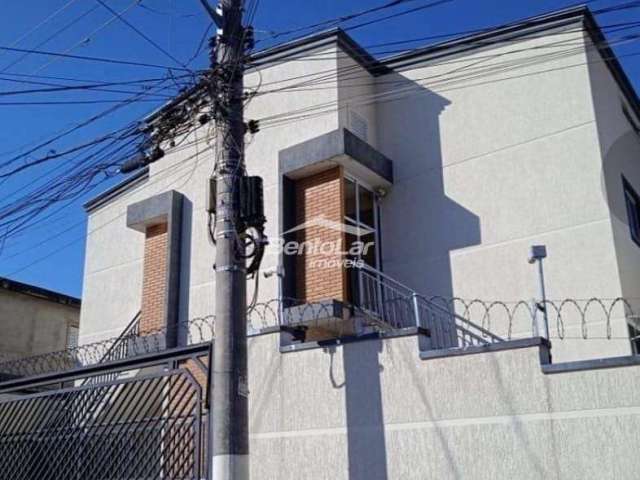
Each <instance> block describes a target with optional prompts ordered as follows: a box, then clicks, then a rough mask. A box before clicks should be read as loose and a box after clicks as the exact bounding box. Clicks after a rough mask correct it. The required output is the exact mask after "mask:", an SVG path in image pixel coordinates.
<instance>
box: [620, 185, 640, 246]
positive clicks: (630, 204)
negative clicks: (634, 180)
mask: <svg viewBox="0 0 640 480" xmlns="http://www.w3.org/2000/svg"><path fill="white" fill-rule="evenodd" d="M622 186H623V189H624V203H625V205H626V208H627V220H628V222H629V232H630V233H631V239H632V240H633V241H634V242H635V243H636V244H637V245H638V246H640V197H639V196H638V194H637V193H636V191H635V190H634V188H633V187H632V186H631V184H630V183H629V182H628V181H627V179H626V178H624V176H623V177H622Z"/></svg>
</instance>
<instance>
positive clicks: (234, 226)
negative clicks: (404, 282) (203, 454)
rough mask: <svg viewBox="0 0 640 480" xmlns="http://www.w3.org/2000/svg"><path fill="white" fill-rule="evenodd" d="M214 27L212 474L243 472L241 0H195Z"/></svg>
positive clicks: (236, 479)
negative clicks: (215, 2) (215, 3)
mask: <svg viewBox="0 0 640 480" xmlns="http://www.w3.org/2000/svg"><path fill="white" fill-rule="evenodd" d="M201 3H202V4H203V5H204V6H205V8H206V10H207V12H208V13H209V14H210V15H211V17H212V18H213V20H214V21H215V22H216V24H217V25H218V27H219V30H218V35H217V38H216V41H215V42H212V48H215V50H214V51H213V52H212V69H213V70H212V73H211V86H210V87H211V88H210V92H211V97H212V102H213V111H214V112H215V115H214V121H215V122H216V128H217V131H218V139H217V141H218V144H217V146H218V158H217V160H216V173H215V183H216V198H215V205H216V208H215V212H216V223H215V227H216V236H215V238H216V263H215V272H216V276H215V278H216V295H215V301H216V306H215V313H216V320H215V347H214V349H213V352H214V353H213V359H212V360H213V362H212V363H213V364H212V365H210V367H209V368H211V369H212V370H211V373H212V375H211V380H212V382H211V383H212V386H210V388H212V391H211V392H210V397H209V398H210V399H211V406H210V409H209V416H210V428H211V430H212V435H211V436H210V438H211V441H212V448H211V449H210V451H211V452H212V454H213V458H211V459H210V461H211V463H210V468H209V475H210V478H215V480H244V479H248V478H249V435H248V430H249V428H248V413H249V412H248V398H247V396H248V388H247V318H246V317H247V314H246V308H247V299H246V297H247V291H246V265H245V264H246V261H245V258H244V245H243V243H242V241H241V240H240V236H239V235H240V233H241V232H240V230H241V228H242V227H240V224H241V219H240V191H241V181H242V177H243V176H244V133H245V124H244V118H243V115H244V112H243V107H244V104H243V89H244V86H243V70H244V65H243V62H244V58H245V51H244V50H245V41H244V39H245V35H244V29H243V26H242V0H220V5H219V8H218V10H217V11H215V10H214V9H213V8H212V7H211V6H210V5H209V4H208V3H207V1H206V0H201Z"/></svg>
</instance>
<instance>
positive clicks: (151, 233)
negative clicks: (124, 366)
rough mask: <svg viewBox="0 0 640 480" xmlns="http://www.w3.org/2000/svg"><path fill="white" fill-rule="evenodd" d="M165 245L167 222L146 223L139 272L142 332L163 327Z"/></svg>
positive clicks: (164, 310)
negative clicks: (141, 264) (141, 265)
mask: <svg viewBox="0 0 640 480" xmlns="http://www.w3.org/2000/svg"><path fill="white" fill-rule="evenodd" d="M167 248H168V234H167V224H166V223H160V224H158V225H151V226H149V227H147V230H146V233H145V243H144V267H143V274H142V307H141V315H140V332H141V333H145V332H147V333H148V332H154V331H157V330H160V329H162V328H165V327H166V318H167V312H166V304H167V302H166V295H167V258H168V252H167Z"/></svg>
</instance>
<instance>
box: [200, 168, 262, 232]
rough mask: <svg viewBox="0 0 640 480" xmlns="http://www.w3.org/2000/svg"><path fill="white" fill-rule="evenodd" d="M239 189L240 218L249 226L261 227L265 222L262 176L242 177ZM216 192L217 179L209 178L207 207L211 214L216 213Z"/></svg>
mask: <svg viewBox="0 0 640 480" xmlns="http://www.w3.org/2000/svg"><path fill="white" fill-rule="evenodd" d="M239 190H240V191H239V192H238V194H239V199H238V200H239V203H240V219H241V220H242V222H243V223H245V224H246V225H247V226H249V227H261V226H262V225H264V223H265V216H264V191H263V186H262V178H260V177H242V178H240V188H239ZM216 193H217V187H216V180H215V178H209V179H208V180H207V194H206V205H205V207H206V210H207V212H209V213H211V214H215V213H216Z"/></svg>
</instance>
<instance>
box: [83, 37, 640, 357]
mask: <svg viewBox="0 0 640 480" xmlns="http://www.w3.org/2000/svg"><path fill="white" fill-rule="evenodd" d="M585 42H586V40H585V34H584V33H583V32H582V31H581V30H580V29H578V28H576V27H575V26H573V27H570V28H568V30H566V31H555V32H551V34H548V35H537V36H536V38H532V39H519V40H517V41H512V42H507V43H505V44H499V45H498V46H493V47H490V48H485V49H481V50H476V51H473V52H472V53H468V52H467V53H465V54H462V55H459V56H452V57H446V58H444V59H441V60H438V61H434V62H430V63H429V62H426V63H425V62H423V63H418V64H415V65H412V66H410V67H406V68H401V69H399V70H398V71H396V72H394V73H390V74H387V75H381V76H378V77H375V78H374V77H372V76H371V74H370V73H369V72H367V71H366V70H364V69H363V68H362V67H361V66H360V65H358V64H357V63H356V62H355V61H354V60H352V59H350V58H348V56H347V54H346V53H345V52H343V51H341V50H340V49H339V48H337V47H335V46H332V47H327V46H325V47H322V48H319V49H317V50H315V51H313V50H312V51H310V52H305V53H304V54H302V55H300V56H299V57H297V58H293V59H289V60H288V61H285V62H282V63H278V62H276V63H274V64H270V65H268V66H265V67H262V68H261V69H260V70H259V72H257V71H255V70H250V71H249V72H248V74H247V78H246V85H247V87H248V89H249V90H251V89H252V87H255V86H258V85H260V91H261V92H262V93H264V92H270V93H267V94H264V95H258V96H256V97H254V98H253V99H252V101H251V102H250V104H249V106H248V108H247V112H246V116H247V118H248V119H252V118H265V117H270V116H273V115H278V114H280V113H285V112H292V111H293V112H299V113H301V112H304V111H305V110H304V109H307V108H310V107H313V108H314V109H313V110H312V111H311V113H310V114H309V115H308V116H302V117H300V118H296V120H295V121H292V122H289V123H287V124H285V125H277V126H269V125H268V124H265V125H263V127H262V130H261V131H260V133H258V134H257V135H256V136H255V137H254V138H253V139H252V140H251V142H250V143H249V144H248V146H247V171H248V172H249V174H251V175H260V176H262V177H263V179H264V185H265V205H266V206H267V212H266V213H267V218H268V222H267V235H268V236H269V237H270V238H275V237H277V236H278V234H279V233H280V231H281V218H280V211H281V207H280V206H281V204H282V202H283V201H284V200H283V198H282V193H281V192H280V189H279V178H280V172H279V169H278V155H279V152H280V151H281V150H283V149H285V148H287V147H290V146H293V145H296V144H298V143H300V142H303V141H305V140H309V139H311V138H315V137H318V136H320V135H322V134H324V133H327V132H330V131H332V130H335V129H336V128H339V127H346V128H350V126H351V118H350V116H349V112H357V113H358V115H359V116H360V117H362V118H363V119H364V120H365V121H366V122H367V123H368V131H369V142H370V143H371V144H372V145H373V146H375V147H376V148H377V149H378V150H379V151H381V152H382V153H384V154H385V155H387V156H388V157H389V158H390V159H391V160H392V161H393V165H394V185H393V186H392V187H391V188H389V191H388V195H387V196H386V197H385V198H384V199H383V200H382V201H381V221H382V242H381V244H382V260H383V266H384V269H385V271H386V273H388V274H389V275H391V276H392V277H395V278H397V279H398V280H400V281H401V282H403V283H406V284H407V285H409V286H410V287H412V288H413V289H415V290H417V291H418V292H420V293H423V294H425V295H444V296H446V297H460V298H463V299H467V300H470V299H476V298H478V299H482V300H485V301H487V302H491V301H494V300H502V301H515V300H525V301H529V300H531V299H532V298H533V297H535V296H536V295H537V276H536V271H535V268H534V267H533V266H531V265H529V264H528V263H527V254H528V249H529V246H530V245H532V244H539V243H543V244H546V245H547V247H548V251H549V258H548V259H547V260H546V261H545V273H546V285H547V294H548V296H549V298H551V299H565V298H577V299H588V298H591V297H598V298H615V297H618V296H621V295H622V294H625V295H628V294H629V292H630V293H631V294H633V295H634V296H636V297H640V295H637V294H635V293H634V292H632V291H630V290H629V289H627V291H623V289H622V287H621V283H622V282H621V280H620V278H621V275H626V276H627V277H629V278H635V277H634V275H636V274H634V273H633V272H635V271H636V270H639V269H637V268H636V267H637V266H640V265H638V261H639V260H640V258H638V259H636V258H635V256H637V255H635V254H631V255H630V256H629V255H625V256H624V259H625V260H624V261H622V262H620V261H618V258H617V257H616V249H617V248H628V246H627V247H624V246H622V247H620V245H621V244H620V242H618V241H616V242H615V243H614V237H615V236H616V235H614V229H612V220H611V216H612V215H611V210H610V206H609V202H608V201H607V199H606V198H605V196H604V195H603V193H602V186H601V185H602V181H601V178H602V158H603V153H602V152H603V148H602V145H601V139H600V136H601V135H599V131H598V125H599V124H600V123H607V122H608V117H606V116H605V117H604V120H600V119H599V118H597V115H599V114H600V113H599V112H600V111H601V109H600V108H599V107H598V106H597V105H595V104H594V98H593V92H594V90H596V89H598V88H600V85H599V84H597V83H595V82H594V81H593V78H592V77H593V75H591V71H590V68H589V66H588V64H587V62H588V60H589V59H588V49H587V46H586V44H585ZM551 54H553V55H552V56H551V57H550V56H549V55H551ZM307 55H308V56H310V57H312V59H306V57H305V56H307ZM337 67H339V68H340V69H341V70H340V74H339V75H337V76H336V75H333V74H332V72H333V71H335V69H336V68H337ZM319 75H321V76H323V77H324V78H325V79H324V80H323V81H322V82H316V83H313V84H311V85H306V86H304V85H303V86H298V87H297V89H296V91H295V92H290V91H287V90H284V91H279V89H280V88H283V87H287V86H292V85H295V84H298V83H300V82H306V81H308V80H310V79H313V78H316V77H317V76H319ZM605 77H606V74H605ZM452 79H455V80H452ZM603 82H604V83H607V88H610V84H611V83H612V80H611V79H610V78H606V79H605V80H603ZM336 102H337V105H336ZM316 107H317V108H316ZM211 134H212V132H210V131H209V128H208V127H205V128H201V129H199V130H198V131H197V132H196V134H193V135H191V137H190V139H187V143H188V142H189V141H196V140H198V141H199V142H200V143H199V146H198V149H197V150H196V148H194V147H193V146H187V147H185V148H180V149H179V151H177V152H175V153H172V154H169V155H167V156H166V157H165V158H164V159H162V160H161V161H159V162H157V163H155V164H153V165H152V166H151V174H150V178H149V180H148V181H146V182H144V183H142V184H141V185H139V186H137V187H135V188H133V189H131V190H130V191H127V192H126V193H125V194H123V195H121V196H120V197H118V198H116V199H115V200H113V201H111V202H110V203H109V204H108V205H106V206H103V207H100V208H98V209H96V210H95V211H93V212H91V213H90V215H89V226H88V237H87V238H88V240H87V254H86V264H85V280H84V291H83V297H84V307H83V312H82V320H83V321H82V331H81V337H82V338H81V340H82V341H85V342H86V341H94V340H97V339H100V338H105V337H111V336H115V335H118V334H119V333H120V331H121V330H122V329H123V328H124V326H125V325H126V324H127V323H128V322H129V320H130V319H131V318H132V317H133V316H134V315H135V313H136V312H137V311H138V309H139V308H140V295H141V290H142V287H141V279H142V252H143V250H142V248H143V238H142V235H141V234H139V233H138V232H135V231H133V230H130V229H127V228H126V225H125V216H126V207H127V205H129V204H131V203H133V202H135V201H139V200H143V199H145V198H148V197H150V196H153V195H155V194H157V193H160V192H162V191H165V190H168V189H175V190H178V191H179V192H181V193H183V194H184V195H185V197H186V202H185V206H184V213H183V215H184V225H183V241H182V247H183V251H182V262H181V263H182V265H181V268H182V270H181V274H182V278H181V292H180V308H181V314H180V318H181V320H186V319H189V318H194V317H199V316H204V315H209V314H211V313H212V312H213V311H214V305H213V291H214V273H213V269H212V264H213V261H214V257H215V249H214V247H213V246H212V245H210V243H209V241H208V238H207V232H206V229H207V227H206V225H207V221H206V214H205V211H204V203H205V202H204V200H205V182H206V180H205V179H206V178H207V177H208V176H209V175H210V173H211V171H212V168H213V158H214V153H213V151H212V150H206V148H207V147H208V144H207V139H209V140H212V138H211ZM211 144H212V142H211ZM638 178H640V174H639V176H638ZM620 231H621V232H622V230H620ZM616 238H617V237H616ZM626 259H629V260H630V261H629V262H628V263H627V262H626ZM278 262H279V259H278V257H277V255H271V254H267V255H266V256H265V258H264V261H263V265H262V267H263V269H265V270H266V269H271V268H273V267H275V266H276V265H277V264H278ZM621 264H624V265H627V266H625V267H624V268H622V269H621V267H620V265H621ZM622 270H625V271H626V273H624V272H622ZM627 283H629V282H627ZM636 283H637V282H636ZM277 291H278V290H277V281H276V278H275V276H272V277H271V278H268V279H266V278H262V279H261V285H260V295H259V300H261V301H267V300H270V299H274V298H276V297H277ZM251 293H252V286H250V288H249V295H251ZM481 316H482V314H480V317H478V316H476V317H473V318H472V319H473V320H475V321H476V322H478V323H481V321H482V318H481ZM493 316H494V318H493V319H492V323H491V326H492V328H493V329H495V330H496V331H497V333H499V334H502V335H504V334H505V333H506V332H507V331H508V330H509V326H508V325H507V320H506V318H505V317H501V316H500V315H499V312H498V311H497V310H494V315H493ZM621 317H622V316H621V315H620V316H618V322H617V323H616V324H615V325H614V331H613V334H614V337H618V338H616V339H613V340H608V339H605V340H600V339H602V338H606V335H607V331H606V325H605V323H604V322H603V321H602V320H600V319H597V318H596V319H595V322H594V323H593V324H590V325H589V336H590V339H589V340H582V339H581V336H582V333H583V332H582V329H581V327H582V325H581V324H580V318H579V316H578V315H575V314H573V313H572V312H571V310H570V309H566V310H565V311H564V314H563V327H564V328H563V329H562V333H563V334H564V336H565V337H566V338H565V339H564V340H563V341H561V342H556V347H555V348H554V356H555V357H554V358H555V359H556V360H558V361H561V360H572V359H577V358H593V357H602V356H612V355H624V354H627V353H628V352H629V342H628V341H627V340H626V339H625V338H624V337H625V334H624V332H623V330H624V324H623V320H622V318H621ZM590 320H591V319H590ZM510 330H511V332H512V334H514V335H515V336H528V335H530V334H531V322H530V318H528V317H527V316H521V317H520V321H519V323H517V324H514V325H511V329H510ZM557 336H558V326H557V322H556V321H555V318H552V338H553V337H556V338H557Z"/></svg>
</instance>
